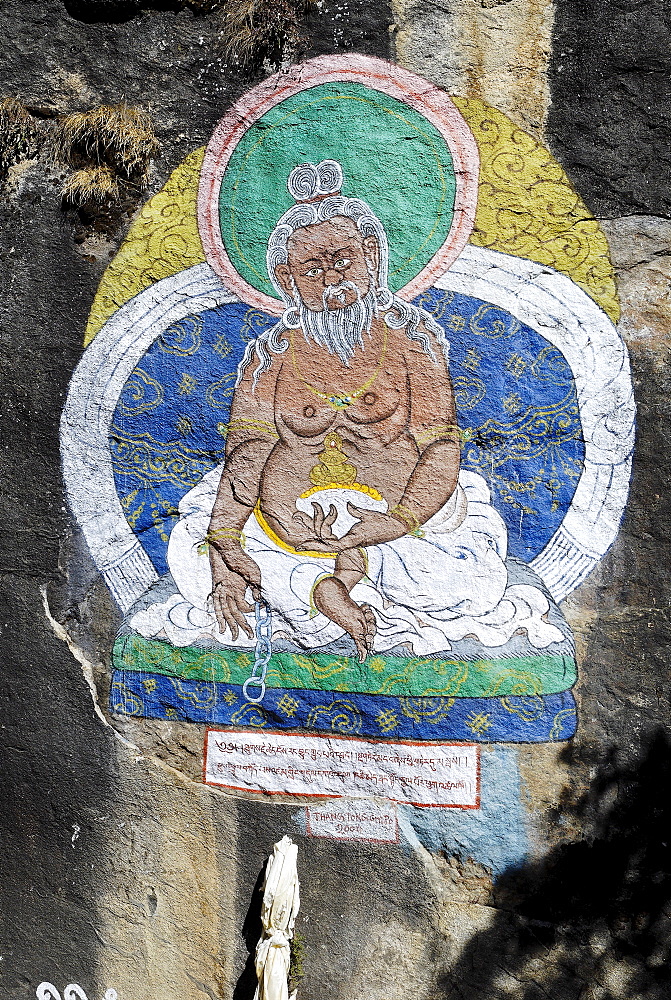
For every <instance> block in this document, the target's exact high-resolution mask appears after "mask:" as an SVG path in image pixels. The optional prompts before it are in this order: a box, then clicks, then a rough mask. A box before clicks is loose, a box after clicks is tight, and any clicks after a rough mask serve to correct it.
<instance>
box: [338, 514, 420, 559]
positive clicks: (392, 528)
mask: <svg viewBox="0 0 671 1000" xmlns="http://www.w3.org/2000/svg"><path fill="white" fill-rule="evenodd" d="M347 510H348V511H349V513H350V514H351V515H352V517H356V518H358V523H357V524H353V525H352V527H351V528H350V529H349V531H348V532H347V534H346V535H343V536H342V538H341V539H339V545H340V549H341V550H342V549H354V548H359V547H362V548H365V547H366V546H367V545H382V544H383V543H384V542H392V541H394V539H396V538H401V537H402V536H403V535H405V534H407V532H408V528H407V526H406V525H404V524H402V523H401V522H400V521H398V520H397V519H396V518H395V517H391V515H390V514H383V513H382V512H381V511H378V510H369V509H368V508H367V507H355V505H354V504H353V503H348V504H347Z"/></svg>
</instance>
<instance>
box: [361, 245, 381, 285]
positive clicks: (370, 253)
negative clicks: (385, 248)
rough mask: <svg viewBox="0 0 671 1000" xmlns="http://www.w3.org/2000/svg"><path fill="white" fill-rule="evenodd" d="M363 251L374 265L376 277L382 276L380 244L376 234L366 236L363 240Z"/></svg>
mask: <svg viewBox="0 0 671 1000" xmlns="http://www.w3.org/2000/svg"><path fill="white" fill-rule="evenodd" d="M363 253H364V257H365V258H366V260H368V261H370V263H371V264H372V265H373V271H374V272H375V277H376V279H379V276H380V244H379V243H378V241H377V239H376V237H375V236H366V238H365V239H364V241H363Z"/></svg>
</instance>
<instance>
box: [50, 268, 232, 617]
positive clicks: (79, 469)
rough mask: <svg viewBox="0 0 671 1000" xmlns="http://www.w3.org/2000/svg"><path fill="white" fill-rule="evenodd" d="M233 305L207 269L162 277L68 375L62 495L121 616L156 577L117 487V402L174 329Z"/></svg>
mask: <svg viewBox="0 0 671 1000" xmlns="http://www.w3.org/2000/svg"><path fill="white" fill-rule="evenodd" d="M237 301H238V299H237V298H236V297H235V296H234V295H231V293H230V292H229V291H227V290H226V289H225V288H224V286H223V285H222V283H221V281H220V280H219V278H217V276H216V275H215V274H214V272H213V271H212V269H211V268H210V267H209V265H207V264H197V265H196V266H195V267H190V268H188V270H186V271H181V272H180V273H179V274H176V275H174V276H173V277H170V278H164V279H163V280H162V281H158V282H156V284H155V285H152V286H151V287H150V288H148V289H147V290H146V291H144V292H140V294H139V295H136V296H135V298H133V299H131V300H130V302H127V303H126V305H124V306H122V307H121V308H120V309H119V310H118V312H116V313H115V314H114V316H113V317H112V318H111V319H109V320H108V321H107V323H105V325H104V326H103V328H102V330H101V331H100V332H99V333H98V335H97V337H96V338H95V340H94V341H93V343H92V344H90V345H89V347H87V349H86V351H85V352H84V354H83V356H82V359H81V361H80V362H79V364H78V365H77V368H76V369H75V372H74V375H73V376H72V381H71V382H70V388H69V390H68V396H67V400H66V403H65V408H64V410H63V415H62V417H61V449H62V460H63V476H64V479H65V489H66V493H67V497H68V501H69V503H70V507H71V508H72V512H73V514H74V516H75V518H76V520H77V523H78V524H79V526H80V528H81V529H82V531H83V533H84V537H85V538H86V542H87V544H88V547H89V551H90V552H91V555H92V557H93V561H94V562H95V564H96V566H97V567H98V569H99V570H100V572H101V573H102V574H103V576H104V577H105V581H106V583H107V585H108V587H109V588H110V590H111V592H112V596H113V597H114V600H115V601H116V602H117V604H118V605H119V607H120V608H121V610H122V611H126V610H127V609H128V608H129V607H130V606H131V604H133V603H134V602H135V601H136V600H137V598H138V597H141V596H142V594H144V592H145V591H146V589H147V587H149V586H150V585H151V584H152V583H153V582H154V581H155V580H157V579H158V574H157V573H156V570H155V569H154V565H153V563H152V562H151V560H150V558H149V556H148V555H147V554H146V552H145V551H144V549H143V548H142V546H141V545H140V542H139V541H138V539H137V538H136V536H135V535H134V533H133V531H132V529H131V528H130V525H129V524H128V521H127V520H126V518H125V516H124V512H123V508H122V506H121V503H120V501H119V497H118V496H117V492H116V487H115V484H114V473H113V470H112V455H111V452H110V445H109V433H110V428H111V426H112V420H113V418H114V411H115V409H116V405H117V401H118V399H119V395H120V394H121V390H122V389H123V387H124V385H125V383H126V381H127V379H128V377H129V376H130V374H131V372H132V371H133V369H134V368H135V366H136V365H137V363H138V362H139V360H140V358H142V356H143V355H144V354H145V353H146V351H147V350H148V349H149V347H150V346H151V344H152V343H153V342H154V340H156V338H157V337H158V336H160V334H161V333H163V331H164V330H165V329H166V328H167V327H168V326H170V324H171V323H175V322H177V321H178V320H180V319H184V318H185V317H186V316H189V315H192V314H193V313H198V312H203V311H204V310H205V309H213V308H214V307H215V306H218V305H221V304H222V303H224V302H237Z"/></svg>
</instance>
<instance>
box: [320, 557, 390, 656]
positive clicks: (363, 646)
mask: <svg viewBox="0 0 671 1000" xmlns="http://www.w3.org/2000/svg"><path fill="white" fill-rule="evenodd" d="M313 596H314V602H315V606H316V607H317V609H318V610H319V611H321V613H322V614H323V615H326V617H327V618H330V619H331V621H332V622H335V623H336V625H340V627H341V628H344V629H345V631H346V632H348V633H349V635H351V636H352V638H353V639H354V645H355V646H356V651H357V653H358V654H359V662H360V663H363V661H364V660H365V659H366V657H367V656H368V654H369V653H372V651H373V639H374V638H375V632H376V631H377V627H376V623H375V615H374V614H373V612H372V610H371V608H370V607H369V606H368V605H367V604H357V603H356V601H353V600H352V598H351V597H350V596H349V591H348V590H347V587H346V586H345V584H344V583H343V582H342V580H338V579H336V577H334V576H327V577H325V578H324V579H323V580H320V581H319V583H318V584H317V586H316V587H315V589H314V595H313Z"/></svg>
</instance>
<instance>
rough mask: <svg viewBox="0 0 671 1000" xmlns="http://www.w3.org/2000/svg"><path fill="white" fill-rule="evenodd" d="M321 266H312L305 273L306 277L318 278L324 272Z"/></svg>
mask: <svg viewBox="0 0 671 1000" xmlns="http://www.w3.org/2000/svg"><path fill="white" fill-rule="evenodd" d="M322 273H323V272H322V268H321V267H311V268H310V270H309V271H306V272H305V274H304V275H303V277H304V278H318V277H319V275H320V274H322Z"/></svg>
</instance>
